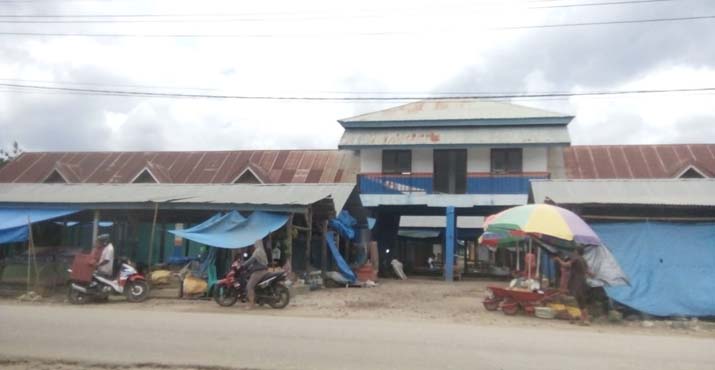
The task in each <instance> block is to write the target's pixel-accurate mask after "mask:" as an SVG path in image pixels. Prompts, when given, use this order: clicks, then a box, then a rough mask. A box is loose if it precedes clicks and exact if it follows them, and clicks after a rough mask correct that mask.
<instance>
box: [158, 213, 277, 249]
mask: <svg viewBox="0 0 715 370" xmlns="http://www.w3.org/2000/svg"><path fill="white" fill-rule="evenodd" d="M287 221H288V215H285V214H280V213H271V212H262V211H256V212H253V213H252V214H251V215H250V216H248V218H246V217H243V216H241V214H240V213H238V212H237V211H231V212H229V213H226V214H225V215H221V214H216V215H214V216H212V217H211V218H209V219H208V220H206V221H204V222H203V223H201V224H199V225H196V226H194V227H191V228H189V229H183V230H169V232H170V233H172V234H174V235H176V236H180V237H182V238H186V239H189V240H191V241H195V242H197V243H201V244H205V245H208V246H211V247H218V248H229V249H237V248H244V247H248V246H250V245H253V243H254V242H255V241H256V240H258V239H263V238H265V237H266V236H267V235H268V234H270V233H272V232H274V231H276V230H278V229H280V228H281V227H282V226H283V225H285V223H286V222H287Z"/></svg>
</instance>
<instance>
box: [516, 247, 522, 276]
mask: <svg viewBox="0 0 715 370" xmlns="http://www.w3.org/2000/svg"><path fill="white" fill-rule="evenodd" d="M520 249H521V243H520V242H517V243H516V271H520V270H521V262H520V261H519V250H520Z"/></svg>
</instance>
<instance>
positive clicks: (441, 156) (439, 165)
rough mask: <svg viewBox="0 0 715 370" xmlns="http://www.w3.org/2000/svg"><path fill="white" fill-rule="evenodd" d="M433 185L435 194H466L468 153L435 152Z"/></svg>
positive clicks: (455, 151) (461, 150)
mask: <svg viewBox="0 0 715 370" xmlns="http://www.w3.org/2000/svg"><path fill="white" fill-rule="evenodd" d="M432 183H433V187H434V192H435V193H444V194H464V193H466V191H467V151H466V150H465V149H457V150H435V151H434V174H433V178H432Z"/></svg>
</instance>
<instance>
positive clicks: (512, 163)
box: [492, 148, 522, 173]
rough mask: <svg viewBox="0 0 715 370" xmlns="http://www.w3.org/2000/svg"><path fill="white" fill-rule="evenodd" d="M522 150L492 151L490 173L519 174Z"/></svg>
mask: <svg viewBox="0 0 715 370" xmlns="http://www.w3.org/2000/svg"><path fill="white" fill-rule="evenodd" d="M521 172H522V149H521V148H516V149H492V173H521Z"/></svg>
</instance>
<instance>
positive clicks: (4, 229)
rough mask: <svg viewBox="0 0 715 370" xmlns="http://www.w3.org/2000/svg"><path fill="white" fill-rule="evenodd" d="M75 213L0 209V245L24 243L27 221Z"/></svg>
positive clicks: (38, 220) (26, 237)
mask: <svg viewBox="0 0 715 370" xmlns="http://www.w3.org/2000/svg"><path fill="white" fill-rule="evenodd" d="M77 212H79V210H77V209H22V208H0V244H2V243H15V242H24V241H26V240H27V239H28V236H29V233H28V230H29V229H28V227H27V225H28V221H29V223H35V222H40V221H45V220H51V219H53V218H57V217H62V216H66V215H70V214H73V213H77Z"/></svg>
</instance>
